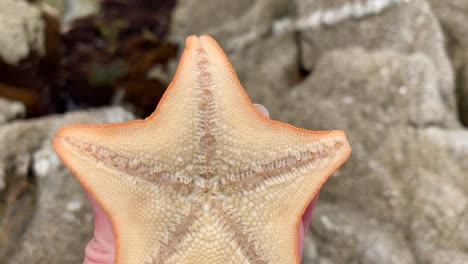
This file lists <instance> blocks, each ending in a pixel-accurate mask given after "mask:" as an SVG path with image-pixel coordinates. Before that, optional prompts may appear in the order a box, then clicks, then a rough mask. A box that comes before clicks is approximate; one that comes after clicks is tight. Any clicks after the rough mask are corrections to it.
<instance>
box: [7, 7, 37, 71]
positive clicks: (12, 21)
mask: <svg viewBox="0 0 468 264" xmlns="http://www.w3.org/2000/svg"><path fill="white" fill-rule="evenodd" d="M0 24H2V26H1V27H0V47H1V48H0V58H1V60H3V61H5V62H6V63H8V64H17V63H18V62H19V61H20V60H22V59H24V58H26V57H27V56H28V55H29V54H30V53H31V52H37V53H39V54H40V55H43V54H44V53H45V22H44V20H43V18H42V11H41V10H40V9H39V8H37V7H36V6H34V5H32V4H30V3H28V2H27V1H23V0H18V1H11V0H0Z"/></svg>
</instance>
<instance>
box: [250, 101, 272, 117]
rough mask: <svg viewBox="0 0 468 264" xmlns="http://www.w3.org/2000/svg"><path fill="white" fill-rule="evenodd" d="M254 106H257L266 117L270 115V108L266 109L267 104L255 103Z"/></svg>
mask: <svg viewBox="0 0 468 264" xmlns="http://www.w3.org/2000/svg"><path fill="white" fill-rule="evenodd" d="M254 106H255V109H257V111H258V112H260V113H261V114H262V115H264V116H266V117H270V114H269V113H268V110H267V109H266V107H265V106H263V105H261V104H254Z"/></svg>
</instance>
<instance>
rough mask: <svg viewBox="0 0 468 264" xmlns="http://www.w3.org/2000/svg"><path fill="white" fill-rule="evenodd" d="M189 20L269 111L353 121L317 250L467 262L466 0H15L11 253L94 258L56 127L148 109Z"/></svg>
mask: <svg viewBox="0 0 468 264" xmlns="http://www.w3.org/2000/svg"><path fill="white" fill-rule="evenodd" d="M189 34H210V35H212V36H213V37H214V38H215V39H217V40H218V41H219V43H220V45H221V46H222V47H223V48H224V49H225V51H226V52H227V55H228V56H229V58H230V60H231V62H232V63H233V66H234V68H235V70H236V71H237V73H238V76H239V78H240V80H241V82H242V84H243V85H244V88H245V89H246V90H247V92H248V94H249V96H250V97H251V98H252V100H253V101H254V102H257V103H261V104H264V105H265V106H266V107H267V108H268V109H269V111H270V116H271V118H273V119H278V120H281V121H285V122H289V123H292V124H294V125H296V126H301V127H305V128H309V129H314V130H326V129H343V130H345V131H346V132H347V133H348V135H349V138H350V141H351V144H352V147H353V154H352V156H351V158H350V160H349V161H348V162H347V163H346V164H345V165H344V167H342V168H341V169H340V170H339V171H338V172H337V173H335V175H334V176H333V177H332V178H331V179H330V180H329V182H328V183H327V184H325V186H324V188H323V189H322V192H321V196H320V201H319V203H318V205H317V207H316V210H315V212H314V217H313V221H312V226H311V230H310V231H309V234H308V237H307V238H306V243H305V250H304V257H303V261H302V263H304V264H335V263H336V264H342V263H364V264H371V263H379V264H380V263H381V264H387V263H394V264H397V263H402V264H406V263H408V264H413V263H434V264H436V263H437V264H440V263H441V264H445V263H447V264H449V263H450V264H463V263H468V128H467V127H468V1H466V0H256V1H254V0H238V1H217V0H198V1H192V0H177V1H176V0H172V1H149V0H147V1H145V0H132V1H125V0H102V1H97V0H70V1H60V0H43V1H41V0H37V1H26V0H0V149H1V151H0V263H80V262H81V260H82V258H83V248H84V245H85V244H86V242H87V241H88V240H89V239H90V237H91V236H92V215H91V212H90V210H89V206H88V204H87V201H86V199H85V196H84V195H83V192H82V190H81V187H80V186H79V184H78V182H77V181H76V180H75V179H74V178H73V177H72V176H71V174H70V173H69V172H68V170H67V169H65V168H64V167H63V165H62V164H61V162H59V160H58V159H57V157H56V156H55V154H54V151H53V149H52V147H51V145H50V142H51V138H52V137H53V136H54V134H55V131H56V130H57V128H58V127H60V126H63V125H65V124H70V123H92V122H117V121H123V120H129V119H133V118H135V116H140V117H142V116H145V115H147V114H148V113H150V112H151V111H152V110H153V109H154V107H155V106H156V104H157V102H158V100H159V98H160V96H161V95H162V93H163V92H164V89H165V87H166V86H167V84H168V83H169V81H170V79H171V78H172V75H173V73H174V71H175V68H176V66H177V58H178V56H179V55H180V52H181V50H182V48H183V43H184V40H185V37H186V36H187V35H189ZM90 107H93V108H90ZM96 107H99V108H96ZM72 110H74V111H73V112H72V113H67V112H69V111H72Z"/></svg>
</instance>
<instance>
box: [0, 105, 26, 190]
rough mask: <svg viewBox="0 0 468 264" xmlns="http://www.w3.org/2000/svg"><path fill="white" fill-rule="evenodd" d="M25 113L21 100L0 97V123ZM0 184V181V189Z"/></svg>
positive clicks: (22, 115)
mask: <svg viewBox="0 0 468 264" xmlns="http://www.w3.org/2000/svg"><path fill="white" fill-rule="evenodd" d="M25 115H26V108H25V107H24V105H23V104H22V103H21V102H18V101H13V100H10V99H6V98H1V97H0V125H2V124H5V123H8V122H10V121H12V120H15V119H17V118H21V117H24V116H25ZM1 186H2V184H1V183H0V189H1Z"/></svg>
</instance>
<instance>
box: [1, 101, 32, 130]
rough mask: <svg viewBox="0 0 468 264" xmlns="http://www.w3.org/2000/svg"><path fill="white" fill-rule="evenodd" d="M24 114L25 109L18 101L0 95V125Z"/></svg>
mask: <svg viewBox="0 0 468 264" xmlns="http://www.w3.org/2000/svg"><path fill="white" fill-rule="evenodd" d="M25 115H26V109H25V108H24V105H23V104H22V103H20V102H17V101H13V100H10V99H6V98H2V97H0V125H3V124H5V123H8V122H9V121H12V120H14V119H17V118H19V117H24V116H25Z"/></svg>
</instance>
